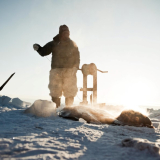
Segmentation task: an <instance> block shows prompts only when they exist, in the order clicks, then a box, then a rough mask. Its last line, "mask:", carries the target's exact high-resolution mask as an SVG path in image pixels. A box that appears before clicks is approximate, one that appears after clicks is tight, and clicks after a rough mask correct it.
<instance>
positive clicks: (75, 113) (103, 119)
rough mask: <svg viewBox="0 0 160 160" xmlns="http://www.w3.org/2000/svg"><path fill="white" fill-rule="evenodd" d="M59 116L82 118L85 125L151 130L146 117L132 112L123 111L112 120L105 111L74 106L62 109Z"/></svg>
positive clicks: (150, 123) (149, 121)
mask: <svg viewBox="0 0 160 160" xmlns="http://www.w3.org/2000/svg"><path fill="white" fill-rule="evenodd" d="M59 116H60V117H63V118H70V119H74V120H78V119H79V118H83V119H84V120H85V121H86V122H87V123H97V124H115V125H130V126H136V127H143V126H144V127H149V128H153V126H152V122H151V120H150V119H149V118H148V117H147V116H145V115H143V114H141V113H140V112H136V111H133V110H124V111H122V113H121V114H120V115H119V116H118V117H117V118H114V117H113V116H112V115H110V114H109V113H107V112H106V111H105V110H101V109H95V108H91V107H85V106H75V107H69V108H64V109H62V110H61V111H60V113H59Z"/></svg>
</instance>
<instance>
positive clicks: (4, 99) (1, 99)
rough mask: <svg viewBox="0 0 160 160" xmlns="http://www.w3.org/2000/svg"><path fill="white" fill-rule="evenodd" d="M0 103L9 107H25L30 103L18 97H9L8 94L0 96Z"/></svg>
mask: <svg viewBox="0 0 160 160" xmlns="http://www.w3.org/2000/svg"><path fill="white" fill-rule="evenodd" d="M0 105H1V106H7V107H9V108H11V107H14V108H17V109H21V108H27V107H28V106H30V105H31V104H30V103H29V102H24V101H22V100H20V99H19V98H13V99H12V98H10V97H8V96H0Z"/></svg>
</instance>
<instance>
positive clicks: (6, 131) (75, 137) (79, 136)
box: [0, 103, 160, 160]
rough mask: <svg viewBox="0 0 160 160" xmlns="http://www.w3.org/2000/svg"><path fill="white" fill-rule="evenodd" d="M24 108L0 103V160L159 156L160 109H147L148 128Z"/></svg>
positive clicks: (131, 159) (112, 159)
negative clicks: (36, 113) (91, 121)
mask: <svg viewBox="0 0 160 160" xmlns="http://www.w3.org/2000/svg"><path fill="white" fill-rule="evenodd" d="M26 107H27V106H26ZM26 107H24V103H23V106H22V107H21V108H20V105H19V106H18V107H16V103H15V105H14V106H13V105H11V104H8V105H3V106H2V105H1V107H0V159H10V158H11V159H79V160H86V159H87V160H96V159H97V160H101V159H103V160H104V159H106V160H124V159H128V160H135V159H138V160H141V159H145V160H158V159H160V154H159V148H160V139H159V136H160V127H159V124H160V110H157V111H155V110H150V117H151V120H152V122H153V125H154V127H155V129H151V128H146V127H133V126H113V125H107V124H106V125H95V124H87V123H85V121H83V120H80V121H72V120H68V119H63V118H60V117H58V116H57V117H56V116H52V117H50V118H37V117H35V116H33V115H27V114H24V113H23V111H24V110H25V108H26ZM155 116H156V117H155ZM153 118H154V119H153ZM128 138H129V139H128ZM126 139H128V140H126Z"/></svg>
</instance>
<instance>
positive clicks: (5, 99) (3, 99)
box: [0, 96, 11, 106]
mask: <svg viewBox="0 0 160 160" xmlns="http://www.w3.org/2000/svg"><path fill="white" fill-rule="evenodd" d="M10 100H11V98H10V97H8V96H0V105H2V106H3V105H7V104H8V103H9V101H10Z"/></svg>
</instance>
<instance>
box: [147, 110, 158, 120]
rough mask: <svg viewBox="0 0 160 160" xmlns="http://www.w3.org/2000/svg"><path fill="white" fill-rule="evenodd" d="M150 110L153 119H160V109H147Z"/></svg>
mask: <svg viewBox="0 0 160 160" xmlns="http://www.w3.org/2000/svg"><path fill="white" fill-rule="evenodd" d="M147 111H148V112H149V117H150V118H152V119H157V120H160V109H158V110H154V109H147Z"/></svg>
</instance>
